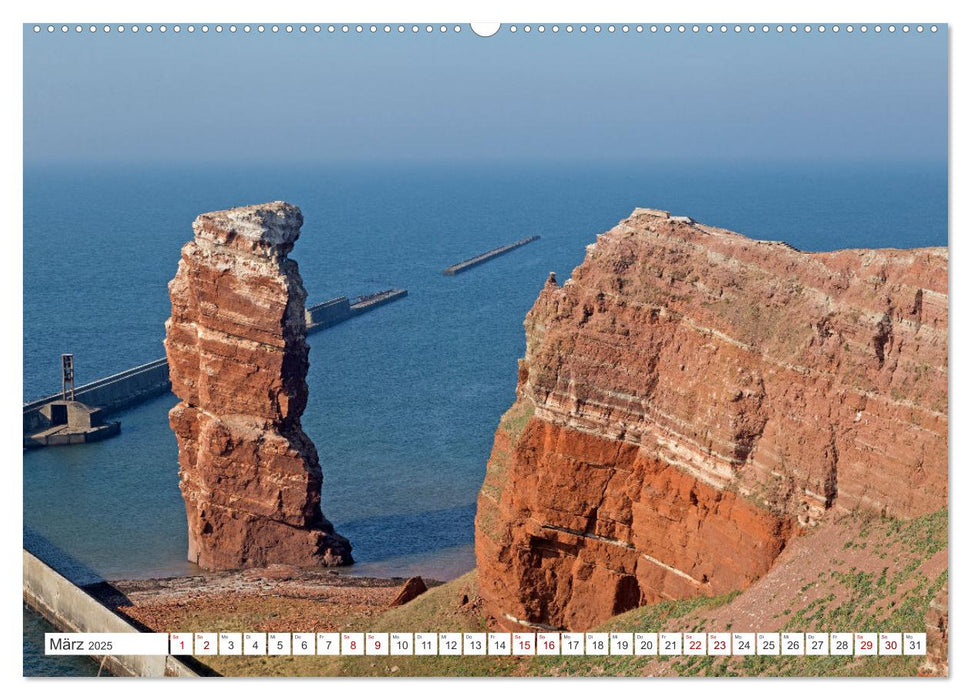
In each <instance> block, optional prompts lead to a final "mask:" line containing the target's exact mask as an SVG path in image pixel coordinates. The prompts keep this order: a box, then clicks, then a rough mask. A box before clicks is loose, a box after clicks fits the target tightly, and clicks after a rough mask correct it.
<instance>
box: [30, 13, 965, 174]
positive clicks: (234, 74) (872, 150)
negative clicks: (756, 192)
mask: <svg viewBox="0 0 971 700" xmlns="http://www.w3.org/2000/svg"><path fill="white" fill-rule="evenodd" d="M24 34H25V36H24V157H25V164H27V165H30V164H37V163H43V162H50V161H82V162H95V161H108V162H117V161H124V162H146V161H148V162H155V161H159V162H176V163H186V162H199V163H204V162H211V161H216V160H219V161H227V160H229V161H246V162H263V161H267V162H286V161H301V162H308V161H309V162H342V161H357V160H362V161H363V160H367V161H370V160H381V161H384V160H389V161H415V160H420V161H437V160H483V159H487V160H594V159H617V158H623V159H635V160H647V159H657V160H670V159H689V160H706V159H713V160H714V159H719V160H723V159H745V160H767V159H771V160H787V159H809V160H821V159H825V160H832V159H839V160H854V161H855V160H876V159H879V160H884V159H889V160H898V159H902V160H907V159H921V160H936V161H943V160H944V159H945V158H946V156H947V37H946V30H944V29H943V28H942V30H941V31H939V32H938V33H937V34H933V35H932V34H929V33H927V32H925V33H924V34H916V33H910V34H908V35H904V34H901V33H897V34H894V35H890V34H887V33H883V34H881V35H875V34H873V33H869V34H867V35H862V34H860V33H858V32H857V33H854V34H852V35H848V34H846V33H845V32H843V33H840V34H838V35H834V34H832V33H827V34H824V35H821V36H820V35H817V34H811V35H805V34H802V33H797V34H790V33H788V32H787V33H784V34H781V35H777V34H776V33H774V32H772V33H770V34H768V35H763V34H761V33H757V34H755V35H748V34H744V33H743V34H741V35H736V34H733V33H729V34H728V35H720V34H718V33H715V34H714V35H706V34H701V35H691V34H687V35H681V34H677V33H673V34H670V35H665V34H663V33H659V34H649V33H644V34H636V33H633V32H632V33H630V34H627V35H623V34H619V33H616V34H610V35H608V34H606V33H602V34H592V33H588V34H586V35H581V34H579V33H573V34H571V35H567V34H565V33H562V32H561V33H559V34H556V35H554V34H551V33H546V34H543V35H540V34H537V33H535V32H533V33H531V34H529V35H526V34H523V33H522V32H519V33H517V34H514V35H511V34H509V33H508V32H501V33H500V34H499V35H497V36H494V37H491V38H481V37H477V36H475V35H473V34H472V33H471V32H470V31H469V30H468V28H467V27H465V28H464V31H463V32H462V33H460V34H458V35H455V34H452V33H449V34H445V35H442V34H439V33H438V32H435V33H434V34H425V33H421V34H419V35H417V36H415V35H412V34H410V33H408V34H405V35H398V34H396V33H392V34H391V35H384V34H382V33H380V32H379V33H378V34H377V35H370V34H368V33H364V34H355V33H351V34H349V35H342V34H340V33H338V34H335V35H330V34H327V33H326V32H324V33H321V34H313V33H308V34H306V35H300V34H290V35H287V34H283V33H281V34H277V35H273V34H269V33H267V34H262V35H257V34H255V33H251V34H248V35H244V34H242V33H237V34H235V35H233V34H229V33H228V32H223V33H222V34H218V35H217V34H215V33H213V32H210V33H209V34H205V35H203V34H201V33H198V32H197V33H195V34H193V35H189V34H186V33H184V32H183V33H182V34H179V35H176V34H173V33H171V32H168V33H166V34H164V35H163V34H159V33H158V32H157V31H156V32H154V33H152V34H146V33H144V32H140V33H139V34H137V35H133V34H131V33H130V32H126V33H125V34H123V35H119V34H117V33H116V32H112V33H111V34H108V35H103V34H101V33H98V34H94V35H92V34H89V33H87V32H85V33H84V34H81V35H76V34H74V33H73V32H71V33H69V34H67V35H62V34H61V33H60V32H59V31H58V32H56V33H55V34H47V33H46V32H42V33H41V34H34V33H33V32H31V31H30V28H29V27H26V26H25V28H24Z"/></svg>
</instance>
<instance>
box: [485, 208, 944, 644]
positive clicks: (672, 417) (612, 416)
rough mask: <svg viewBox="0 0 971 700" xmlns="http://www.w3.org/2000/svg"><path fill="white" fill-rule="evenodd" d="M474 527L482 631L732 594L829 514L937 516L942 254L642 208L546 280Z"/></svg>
mask: <svg viewBox="0 0 971 700" xmlns="http://www.w3.org/2000/svg"><path fill="white" fill-rule="evenodd" d="M525 328H526V339H527V349H526V356H525V357H524V358H523V360H521V363H520V368H519V385H518V388H517V400H516V403H515V404H514V405H513V406H512V408H511V409H510V410H509V411H508V412H507V414H506V415H505V416H504V417H503V419H502V421H501V423H500V425H499V428H498V430H497V432H496V438H495V444H494V447H493V451H492V455H491V457H490V459H489V463H488V467H487V473H486V477H485V481H484V483H483V486H482V490H481V492H480V495H479V501H478V512H477V516H476V556H477V560H478V567H479V585H480V591H481V595H482V597H483V599H484V600H485V603H486V606H487V610H488V612H489V614H490V615H491V617H492V618H493V620H494V623H495V624H497V625H498V626H501V627H505V628H509V629H518V628H524V627H526V628H529V627H532V628H542V627H554V628H569V629H581V630H582V629H585V628H588V627H590V626H593V625H595V624H597V623H599V622H602V621H603V620H604V619H606V618H608V617H610V616H611V615H613V614H616V613H619V612H623V611H624V610H627V609H630V608H632V607H635V606H638V605H643V604H647V603H651V602H655V601H659V600H666V599H679V598H687V597H693V596H698V595H716V594H721V593H725V592H729V591H733V590H738V589H741V588H745V587H746V586H748V585H750V584H751V583H753V582H754V581H755V580H757V579H758V578H759V577H761V576H762V575H763V574H765V573H766V571H768V569H769V567H770V566H771V565H772V563H773V561H774V559H775V558H776V556H777V555H778V554H779V553H780V552H781V551H782V549H783V548H784V547H785V546H786V542H787V541H788V539H789V538H791V537H793V536H794V535H795V534H797V533H798V532H800V531H801V530H803V529H805V528H809V527H812V526H813V525H814V524H815V523H816V522H818V521H819V520H820V519H821V518H824V517H826V516H827V514H828V513H830V512H846V511H850V510H853V509H865V510H869V511H875V512H879V513H882V514H886V515H894V516H898V517H912V516H916V515H920V514H924V513H929V512H932V511H935V510H938V509H940V508H941V507H943V506H944V505H945V504H946V500H947V251H946V249H943V248H927V249H917V250H842V251H837V252H832V253H803V252H800V251H798V250H795V249H794V248H792V247H791V246H788V245H786V244H784V243H780V242H771V241H755V240H751V239H748V238H746V237H744V236H741V235H739V234H736V233H732V232H730V231H726V230H723V229H717V228H713V227H709V226H704V225H701V224H696V223H694V222H692V221H691V220H690V219H687V218H686V217H671V216H669V215H668V214H667V213H666V212H660V211H656V210H648V209H638V210H635V211H634V213H633V214H632V215H631V216H630V217H629V218H628V219H626V220H624V221H623V222H621V223H620V224H619V225H618V226H616V227H615V228H613V229H612V230H610V231H608V232H607V233H605V234H602V235H600V236H598V238H597V241H596V243H594V244H593V245H591V246H588V253H587V256H586V259H585V260H584V262H583V263H582V264H581V265H580V266H579V267H578V268H577V269H576V270H574V272H573V276H572V278H571V279H569V280H567V281H566V282H565V283H564V284H563V286H562V287H559V286H557V284H556V281H555V279H553V277H552V275H551V278H550V280H549V281H548V282H547V284H546V286H545V287H544V289H543V290H542V292H541V293H540V295H539V298H538V299H537V301H536V303H535V305H534V306H533V308H532V310H531V311H530V312H529V314H528V315H527V317H526V322H525Z"/></svg>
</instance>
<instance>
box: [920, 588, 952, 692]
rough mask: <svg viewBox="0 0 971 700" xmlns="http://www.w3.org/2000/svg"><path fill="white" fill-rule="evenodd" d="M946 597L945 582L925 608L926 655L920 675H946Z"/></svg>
mask: <svg viewBox="0 0 971 700" xmlns="http://www.w3.org/2000/svg"><path fill="white" fill-rule="evenodd" d="M947 603H948V597H947V583H945V584H944V587H943V588H942V589H941V590H940V591H939V592H938V593H937V595H936V596H934V600H932V601H931V604H930V605H929V606H928V608H927V616H926V624H927V657H926V658H925V660H924V664H923V665H922V666H921V668H920V673H921V675H925V676H947V675H948V670H947V669H948V661H947V660H948V605H947Z"/></svg>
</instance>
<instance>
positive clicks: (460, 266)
mask: <svg viewBox="0 0 971 700" xmlns="http://www.w3.org/2000/svg"><path fill="white" fill-rule="evenodd" d="M536 240H539V236H530V237H529V238H524V239H522V240H520V241H516V242H515V243H510V244H509V245H504V246H500V247H498V248H493V249H492V250H488V251H486V252H485V253H480V254H479V255H476V256H475V257H473V258H469V259H468V260H463V261H462V262H460V263H455V264H454V265H449V266H448V267H446V268H445V269H444V270H442V274H443V275H457V274H459V273H460V272H465V271H466V270H468V269H470V268H473V267H475V266H476V265H481V264H482V263H484V262H488V261H489V260H492V259H493V258H497V257H499V256H500V255H504V254H505V253H508V252H509V251H511V250H515V249H516V248H519V247H521V246H524V245H526V244H527V243H532V242H533V241H536Z"/></svg>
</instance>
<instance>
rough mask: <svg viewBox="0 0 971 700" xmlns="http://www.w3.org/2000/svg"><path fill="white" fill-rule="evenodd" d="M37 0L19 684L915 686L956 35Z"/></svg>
mask: <svg viewBox="0 0 971 700" xmlns="http://www.w3.org/2000/svg"><path fill="white" fill-rule="evenodd" d="M37 26H38V27H40V29H39V30H38V29H35V25H32V24H28V25H25V26H24V28H23V39H24V173H23V181H24V197H23V207H24V230H23V246H24V255H23V273H24V274H23V280H24V289H23V318H24V321H23V333H24V345H23V387H24V396H23V407H24V429H23V462H22V471H23V523H24V528H23V531H24V537H23V636H24V644H23V649H24V652H23V653H24V658H23V675H24V676H29V677H47V678H50V677H66V676H67V677H71V676H99V675H100V676H106V675H113V676H144V677H167V676H181V677H196V676H232V677H238V676H309V677H412V676H428V677H453V678H454V677H461V678H465V677H497V676H513V677H574V676H605V677H619V676H623V677H657V676H661V677H699V676H720V677H729V676H731V677H738V676H742V677H787V678H790V677H802V678H804V677H834V676H838V677H887V676H893V677H916V676H920V677H938V678H939V677H947V676H948V675H949V653H948V649H949V639H948V621H949V602H948V552H949V549H948V483H949V482H948V425H949V404H948V328H949V323H948V313H949V303H948V275H949V268H948V259H949V257H948V252H949V251H948V170H947V168H948V160H947V159H948V111H947V110H948V83H947V74H948V54H947V41H948V39H947V34H948V28H947V26H946V25H944V24H941V25H931V24H923V25H917V24H911V25H908V29H907V31H906V32H904V31H903V30H902V29H901V27H903V25H897V29H895V30H894V32H889V31H886V30H883V31H881V32H879V33H876V32H874V31H873V29H872V27H873V26H874V25H870V28H869V29H868V30H867V31H866V32H863V31H862V30H861V29H860V28H861V26H862V25H853V28H852V29H847V28H846V27H848V26H849V25H842V27H843V29H842V31H832V30H830V31H827V32H816V33H814V34H813V35H811V36H810V35H808V34H807V35H803V34H806V33H805V32H801V33H799V34H796V33H793V32H790V31H788V29H787V30H786V31H776V30H775V25H771V30H770V29H768V27H769V25H767V30H766V31H765V32H763V31H762V29H761V25H757V28H756V30H754V31H753V32H749V31H748V30H745V31H739V32H735V31H727V32H725V33H724V34H722V33H721V32H719V31H718V30H717V28H716V30H715V31H714V32H713V35H712V36H701V35H702V34H705V33H706V32H705V31H704V29H703V28H702V30H701V31H700V32H699V35H698V36H688V35H689V34H693V33H692V32H691V31H688V32H685V33H681V32H678V31H664V30H663V28H662V30H661V31H652V30H651V25H638V24H630V25H621V24H616V25H608V24H603V25H594V24H590V25H583V27H584V29H583V30H581V29H580V26H581V25H567V24H546V25H542V27H541V26H540V25H537V24H533V25H529V26H528V27H527V26H526V25H518V26H515V27H514V26H513V25H502V26H501V27H500V28H499V29H498V30H496V31H495V32H494V33H493V34H491V35H489V36H486V35H487V34H489V32H485V31H481V30H480V31H478V32H477V31H476V28H475V27H470V26H469V25H452V24H449V25H441V26H440V25H437V24H436V25H428V26H429V31H427V32H426V31H425V29H424V26H425V25H421V26H420V28H419V29H420V30H419V31H417V32H412V30H411V25H401V28H400V29H399V26H398V25H388V27H387V29H385V26H384V25H377V26H376V28H375V29H374V30H373V35H371V34H372V31H371V30H370V29H369V26H370V25H364V27H363V29H362V31H361V32H360V33H361V35H362V36H353V35H354V34H356V33H357V32H355V31H354V25H351V29H350V30H349V31H348V32H347V33H346V34H345V32H343V31H341V26H342V25H336V30H335V31H333V32H330V31H328V27H329V25H320V27H321V29H320V30H317V29H316V27H315V25H307V26H306V27H304V28H301V26H302V25H293V27H292V28H291V29H285V30H284V29H283V28H284V27H287V26H288V25H279V27H280V28H281V31H275V30H273V31H269V30H268V31H266V32H264V33H262V34H260V35H259V36H257V34H259V31H258V30H257V29H256V27H257V25H252V27H251V28H249V29H244V27H250V25H242V24H240V25H232V27H233V29H229V28H230V26H231V25H229V24H225V25H218V26H219V27H221V28H225V31H224V30H223V29H215V30H214V31H209V28H216V27H217V25H206V26H207V29H206V32H207V33H208V34H209V36H206V37H205V40H204V41H202V39H203V37H202V31H203V30H202V29H201V27H202V26H203V25H191V24H182V25H179V29H178V31H177V32H176V30H175V25H168V26H167V27H166V29H165V31H164V32H163V31H162V30H161V28H160V27H159V26H158V25H155V26H154V28H153V29H154V31H152V32H149V31H148V29H147V25H139V28H140V30H141V31H139V32H137V33H136V32H134V31H133V29H134V28H133V27H132V25H126V26H127V27H128V31H119V30H117V29H116V28H115V25H111V27H112V31H110V32H109V31H101V30H98V31H92V32H87V31H85V32H81V33H80V34H78V33H75V32H74V31H73V29H69V30H68V31H67V32H62V31H61V29H60V25H52V26H53V27H54V29H53V30H52V31H48V30H47V25H37ZM85 26H87V25H85ZM98 26H99V27H100V25H98ZM190 26H191V27H193V29H192V31H190V30H189V27H190ZM265 26H266V27H267V28H269V27H271V26H275V25H265ZM595 26H596V27H597V29H596V30H594V27H595ZM661 26H662V27H663V25H661ZM744 26H745V27H747V26H748V25H744ZM780 26H781V25H780ZM786 26H787V27H788V25H786ZM884 26H887V25H884ZM932 26H933V27H934V28H933V30H931V27H932ZM72 27H73V25H72ZM568 27H569V29H568ZM918 27H920V28H919V29H918ZM416 28H418V25H416ZM260 31H262V30H260ZM75 34H76V35H75ZM190 34H191V36H190ZM905 34H906V36H905ZM364 35H369V36H364ZM716 35H717V36H716ZM176 45H178V46H176ZM163 65H164V70H165V75H166V76H167V77H166V79H165V80H162V79H159V80H158V81H157V83H153V84H152V85H151V89H147V88H146V86H145V84H143V82H142V80H143V77H144V76H145V75H149V74H154V73H153V72H152V71H156V70H157V69H158V68H159V67H160V66H163ZM647 67H650V70H648V69H647ZM459 75H460V76H463V78H462V80H457V79H455V76H459ZM888 76H892V79H890V78H889V77H888ZM418 84H421V85H424V86H433V88H434V89H428V90H424V89H422V90H417V88H416V89H412V87H414V86H416V85H418ZM468 85H475V86H477V88H476V89H475V90H470V89H468V87H467V86H468ZM254 86H261V87H259V88H257V87H254ZM267 86H269V87H267ZM409 86H411V87H409ZM537 86H542V89H540V88H538V87H537ZM834 86H838V88H834ZM271 94H272V99H270V97H269V96H270V95H271ZM901 95H907V96H908V97H907V99H901V98H900V96H901ZM227 106H229V108H227ZM497 144H501V149H499V150H497ZM54 632H60V633H68V632H71V633H75V632H80V633H108V632H110V633H125V632H132V633H134V632H138V633H165V634H169V635H172V634H175V635H182V636H177V637H175V638H172V639H189V640H190V642H191V640H192V639H195V640H197V641H196V642H195V647H194V650H186V648H185V647H181V648H176V647H175V642H172V646H171V647H170V649H169V653H168V654H158V655H144V656H135V655H127V654H122V653H112V652H111V650H110V649H99V650H92V651H91V653H89V654H83V655H56V654H51V653H48V652H49V649H48V648H47V647H45V644H46V642H45V640H46V639H47V637H45V635H47V634H51V633H54ZM498 632H502V633H528V634H547V633H556V634H557V635H560V634H564V635H565V634H567V633H604V634H605V635H606V636H605V639H611V640H614V639H619V640H624V639H631V640H634V639H640V637H634V636H633V635H635V634H639V633H732V634H735V633H742V634H749V633H752V634H754V633H781V634H783V637H781V639H787V637H785V636H784V635H785V634H786V633H798V634H799V639H802V640H805V639H807V638H809V639H814V638H815V637H807V636H806V635H808V634H810V633H812V634H816V635H829V634H831V633H853V634H854V635H855V634H867V635H869V634H874V635H877V636H879V635H881V634H883V633H888V632H889V633H894V634H897V633H915V634H917V635H919V636H920V639H921V640H924V641H923V643H924V644H925V646H924V647H921V653H919V654H916V653H896V654H895V653H891V652H888V651H887V650H886V649H884V647H882V646H881V647H880V648H881V649H882V651H880V653H873V654H866V653H849V654H845V655H844V654H840V653H837V652H836V650H835V648H834V649H833V650H832V653H824V654H823V653H821V654H816V653H812V652H811V650H809V649H803V648H802V647H799V653H785V651H784V650H783V651H781V652H780V653H774V654H770V653H762V652H761V651H760V652H759V653H750V654H749V653H740V652H738V650H737V649H736V650H735V651H734V652H733V653H728V652H726V653H717V648H718V647H716V646H714V644H715V642H709V644H710V645H712V646H711V647H710V648H709V650H708V652H707V653H704V654H697V655H693V654H691V653H689V649H688V646H687V642H686V643H685V647H684V648H683V649H682V648H681V647H680V646H679V647H678V648H677V650H676V651H671V650H667V651H665V650H663V649H662V650H660V651H658V650H655V651H654V653H648V652H644V653H642V652H641V651H638V650H635V649H633V648H631V650H630V652H629V653H623V650H624V649H625V648H626V647H619V648H618V647H616V646H614V645H615V644H616V643H617V642H615V641H610V645H611V646H610V647H609V649H608V650H606V651H605V652H604V653H603V654H597V653H594V651H593V649H594V648H595V647H588V648H587V651H586V653H585V654H572V655H571V654H568V653H566V651H565V650H564V651H563V652H562V653H561V652H560V651H559V650H557V652H556V653H543V652H540V653H537V652H536V650H535V649H532V650H530V651H528V652H524V651H522V650H520V653H506V654H503V653H494V652H493V650H492V647H491V646H490V647H489V649H490V651H489V652H488V653H485V652H483V653H482V654H478V655H477V654H474V653H470V652H469V648H466V653H455V654H449V653H447V651H446V647H445V646H444V644H445V642H444V641H442V642H437V643H439V644H442V645H443V646H441V647H440V648H439V650H438V652H437V653H428V654H420V653H418V652H417V650H416V651H414V652H411V651H409V652H408V653H404V652H400V649H399V652H400V653H394V652H392V653H390V654H389V653H387V652H386V651H381V648H380V645H379V646H378V647H376V648H375V647H373V645H372V646H367V649H368V651H367V652H366V653H363V652H362V653H359V654H358V653H348V652H347V647H342V649H344V651H343V652H342V653H331V652H328V651H326V650H325V649H324V646H323V645H324V644H325V641H324V640H329V639H330V636H329V635H335V636H334V639H342V638H343V635H347V634H353V635H358V634H361V635H365V636H367V635H371V634H376V633H381V634H383V633H392V635H394V634H397V635H399V636H401V635H406V638H407V639H408V640H409V644H412V643H415V642H414V640H416V639H420V638H419V637H416V636H415V635H418V634H425V635H433V636H434V637H435V639H443V640H444V639H445V638H444V637H440V636H439V635H441V634H443V633H456V634H457V635H459V636H460V637H461V635H465V634H469V633H471V634H476V635H478V634H485V635H488V633H498ZM248 633H255V634H257V635H260V636H259V638H260V639H262V640H264V641H263V642H261V643H264V644H265V643H266V641H265V640H267V639H269V640H270V643H271V644H274V643H277V641H279V640H282V639H285V640H286V641H285V645H286V646H279V647H276V648H275V649H276V651H274V648H266V647H264V648H262V652H261V653H251V652H249V651H246V652H245V653H236V652H230V651H226V649H227V647H226V646H224V645H226V644H227V643H229V642H227V641H226V640H234V639H237V637H236V636H234V635H246V634H248ZM199 635H202V636H199ZM208 635H213V636H212V637H211V639H212V640H213V643H214V644H215V643H217V641H218V645H219V646H218V648H219V651H218V653H212V652H211V651H207V649H208V647H207V646H204V645H207V644H209V640H210V637H209V636H208ZM221 635H225V636H221ZM266 635H269V636H266ZM297 635H301V636H297ZM611 635H615V636H611ZM625 635H629V636H625ZM238 638H239V639H240V640H243V641H244V642H245V640H247V639H249V638H248V637H245V636H240V637H238ZM350 638H351V637H348V639H350ZM356 638H357V637H354V639H356ZM361 638H362V639H364V637H361ZM392 638H393V637H392ZM402 638H404V637H402ZM485 638H488V637H487V636H486V637H483V639H485ZM514 638H515V637H510V639H514ZM680 638H681V637H680V634H679V639H680ZM706 638H707V639H714V638H712V637H706ZM826 638H827V639H833V637H829V636H827V637H826ZM380 639H386V638H385V637H380ZM530 639H534V640H535V639H537V637H530ZM557 639H561V637H559V636H557ZM562 639H566V637H562ZM591 639H592V637H591ZM685 639H688V637H687V636H686V637H685ZM893 639H895V638H893ZM306 640H310V642H309V643H311V644H316V653H314V652H313V650H311V651H304V652H301V649H299V648H298V646H299V645H302V644H306V643H307V641H306ZM314 640H316V642H315V641H314ZM279 643H280V644H281V645H282V644H284V642H283V641H279ZM344 643H345V642H341V644H344ZM327 644H329V642H327ZM369 644H371V643H370V642H369ZM229 648H230V649H232V648H233V647H231V646H230V647H229ZM254 648H256V647H254ZM302 649H304V650H305V649H306V647H302ZM355 649H356V648H355ZM887 649H892V647H887ZM163 682H167V681H163ZM220 682H221V681H220Z"/></svg>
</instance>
